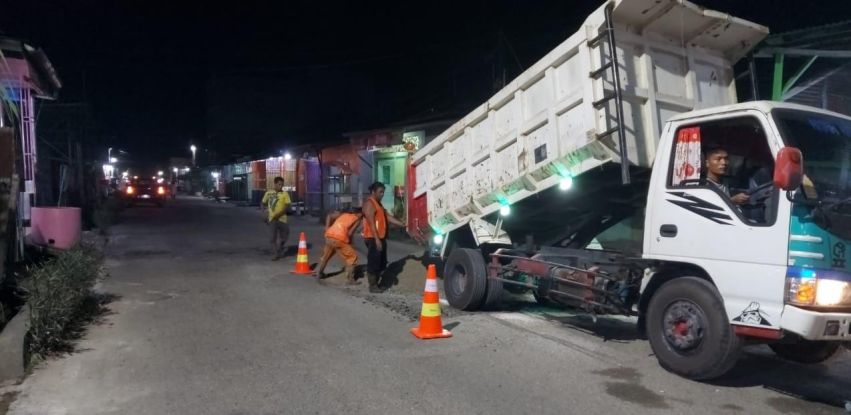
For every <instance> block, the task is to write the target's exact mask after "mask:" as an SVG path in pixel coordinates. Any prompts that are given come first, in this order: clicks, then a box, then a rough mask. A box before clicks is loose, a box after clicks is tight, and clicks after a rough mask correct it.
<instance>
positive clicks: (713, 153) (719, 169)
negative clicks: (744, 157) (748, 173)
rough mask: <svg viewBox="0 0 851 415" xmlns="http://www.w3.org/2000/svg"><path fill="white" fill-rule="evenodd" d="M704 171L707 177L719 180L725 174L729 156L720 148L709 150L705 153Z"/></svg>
mask: <svg viewBox="0 0 851 415" xmlns="http://www.w3.org/2000/svg"><path fill="white" fill-rule="evenodd" d="M705 163H706V171H707V177H709V178H713V179H719V178H721V176H723V175H725V174H727V166H729V164H730V156H729V154H727V150H724V149H723V148H721V147H715V148H711V149H709V150H707V151H706V158H705Z"/></svg>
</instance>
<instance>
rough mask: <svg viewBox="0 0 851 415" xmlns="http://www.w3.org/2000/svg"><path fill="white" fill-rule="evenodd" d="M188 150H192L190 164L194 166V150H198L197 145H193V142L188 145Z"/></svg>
mask: <svg viewBox="0 0 851 415" xmlns="http://www.w3.org/2000/svg"><path fill="white" fill-rule="evenodd" d="M189 150H191V151H192V166H195V150H198V147H195V144H192V145H191V146H189Z"/></svg>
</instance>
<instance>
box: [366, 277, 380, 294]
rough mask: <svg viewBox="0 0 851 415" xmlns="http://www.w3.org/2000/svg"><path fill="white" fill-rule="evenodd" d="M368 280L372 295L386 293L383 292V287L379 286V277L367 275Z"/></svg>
mask: <svg viewBox="0 0 851 415" xmlns="http://www.w3.org/2000/svg"><path fill="white" fill-rule="evenodd" d="M366 280H367V282H369V292H371V293H381V292H384V290H382V289H381V287H379V286H378V276H377V275H375V274H370V273H367V274H366Z"/></svg>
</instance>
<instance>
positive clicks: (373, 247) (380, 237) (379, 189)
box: [363, 182, 405, 293]
mask: <svg viewBox="0 0 851 415" xmlns="http://www.w3.org/2000/svg"><path fill="white" fill-rule="evenodd" d="M383 197H384V183H381V182H375V183H373V184H372V185H370V186H369V198H368V199H367V202H366V203H365V204H364V205H363V215H364V218H365V219H366V220H365V221H364V224H363V239H364V243H366V248H367V255H366V278H367V281H368V282H369V292H371V293H376V292H381V291H382V289H381V288H379V285H378V279H379V277H380V276H381V273H382V272H384V270H385V269H386V268H387V224H388V223H390V224H393V225H397V226H401V227H404V226H405V223H403V222H402V221H400V220H399V219H396V218H395V217H393V216H391V215H388V214H387V211H386V210H385V209H384V206H382V205H381V198H383Z"/></svg>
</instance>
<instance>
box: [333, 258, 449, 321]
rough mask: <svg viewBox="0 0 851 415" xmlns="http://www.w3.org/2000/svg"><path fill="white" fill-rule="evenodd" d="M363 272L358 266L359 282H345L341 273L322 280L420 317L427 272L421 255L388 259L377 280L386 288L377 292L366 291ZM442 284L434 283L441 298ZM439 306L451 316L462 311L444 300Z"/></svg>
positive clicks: (408, 315)
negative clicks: (382, 274)
mask: <svg viewBox="0 0 851 415" xmlns="http://www.w3.org/2000/svg"><path fill="white" fill-rule="evenodd" d="M329 271H331V272H335V270H334V269H333V268H329ZM364 272H365V270H364V266H360V267H359V269H358V271H357V272H356V273H355V275H356V276H357V278H358V280H359V281H362V284H361V285H356V286H346V285H345V279H344V276H343V274H335V275H333V276H331V277H329V278H326V279H324V280H323V283H324V284H325V285H329V286H334V287H338V288H343V289H344V290H346V291H347V292H348V293H350V294H351V295H354V296H356V297H360V298H362V299H363V300H364V301H365V302H369V303H372V304H375V305H376V306H380V307H385V308H388V309H390V310H392V311H393V312H395V313H397V314H399V315H400V318H402V319H407V320H410V321H416V320H418V319H419V318H420V311H421V308H422V299H423V290H424V288H425V279H426V272H427V269H426V267H425V265H423V263H422V258H421V257H417V256H413V255H411V256H407V257H405V258H402V259H399V260H397V261H394V262H391V263H390V264H389V265H388V268H387V271H386V272H385V274H384V276H383V280H382V282H381V286H382V287H384V288H386V289H387V290H386V291H385V292H383V293H380V294H372V293H370V292H369V290H368V287H367V284H366V275H365V274H364ZM442 286H443V283H442V281H441V282H440V283H439V284H438V287H440V298H441V299H445V298H446V296H445V295H444V293H443V287H442ZM440 309H441V312H442V314H443V316H444V317H452V316H456V315H459V314H462V313H463V312H462V311H459V310H455V309H453V308H451V307H449V306H447V305H445V304H444V305H442V306H441V307H440Z"/></svg>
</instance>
